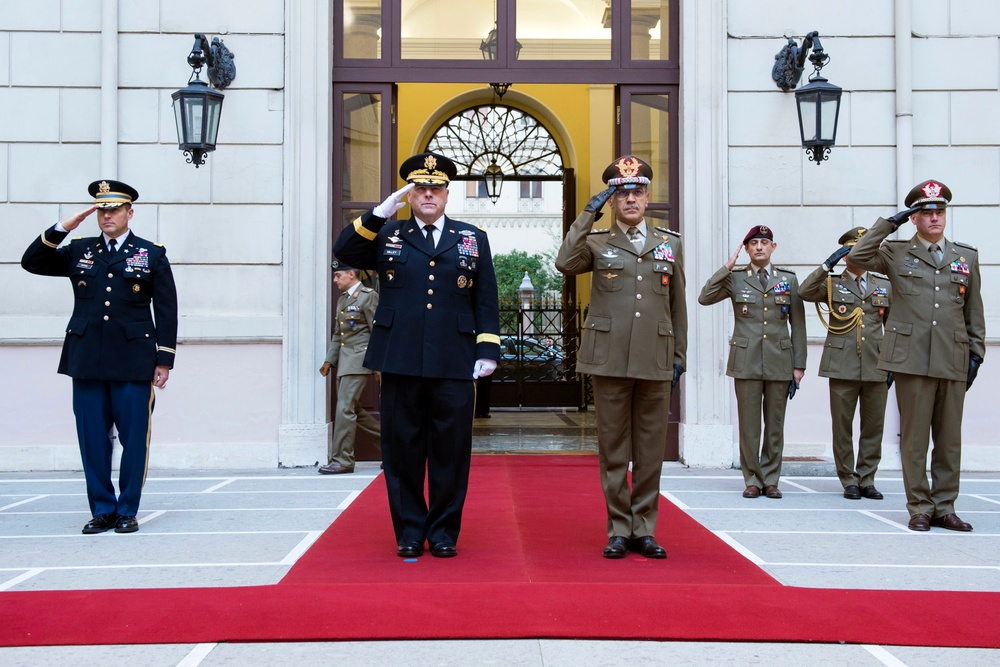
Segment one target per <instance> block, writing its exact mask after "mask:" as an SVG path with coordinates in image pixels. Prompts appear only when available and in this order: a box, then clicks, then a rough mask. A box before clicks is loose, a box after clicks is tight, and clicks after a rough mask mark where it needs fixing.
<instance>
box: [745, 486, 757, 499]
mask: <svg viewBox="0 0 1000 667" xmlns="http://www.w3.org/2000/svg"><path fill="white" fill-rule="evenodd" d="M743 497H744V498H759V497H760V487H759V486H754V485H753V484H751V485H750V486H748V487H747V488H746V491H744V492H743Z"/></svg>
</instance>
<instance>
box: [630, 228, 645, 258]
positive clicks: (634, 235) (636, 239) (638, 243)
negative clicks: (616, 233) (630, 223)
mask: <svg viewBox="0 0 1000 667" xmlns="http://www.w3.org/2000/svg"><path fill="white" fill-rule="evenodd" d="M628 240H629V241H631V242H632V245H634V246H635V251H636V252H642V237H641V236H640V235H639V230H638V229H636V228H635V227H629V228H628Z"/></svg>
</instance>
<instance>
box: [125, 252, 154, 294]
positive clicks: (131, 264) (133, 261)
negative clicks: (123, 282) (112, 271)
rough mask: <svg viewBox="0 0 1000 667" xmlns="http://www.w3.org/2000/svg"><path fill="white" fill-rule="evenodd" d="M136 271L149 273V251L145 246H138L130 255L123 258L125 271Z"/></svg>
mask: <svg viewBox="0 0 1000 667" xmlns="http://www.w3.org/2000/svg"><path fill="white" fill-rule="evenodd" d="M136 271H142V272H143V273H149V251H148V250H146V249H145V248H139V249H138V250H136V251H135V254H133V255H132V256H131V257H126V258H125V273H133V272H136ZM136 291H138V290H136Z"/></svg>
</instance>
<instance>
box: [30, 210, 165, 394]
mask: <svg viewBox="0 0 1000 667" xmlns="http://www.w3.org/2000/svg"><path fill="white" fill-rule="evenodd" d="M66 236H67V232H58V231H56V230H55V229H54V228H49V229H47V230H45V231H44V232H42V234H41V235H40V236H39V237H38V238H37V239H35V241H34V242H33V243H32V244H31V245H30V246H29V247H28V249H27V250H26V251H25V252H24V256H23V257H22V258H21V266H22V267H23V268H24V269H25V270H26V271H28V272H30V273H34V274H37V275H41V276H66V277H68V278H69V279H70V283H71V284H72V286H73V294H74V296H75V299H74V306H73V315H72V316H71V317H70V320H69V324H68V325H67V327H66V339H65V341H64V343H63V350H62V358H61V359H60V360H59V372H60V373H62V374H64V375H69V376H70V377H72V378H76V379H85V380H115V381H122V382H152V379H153V372H154V369H155V368H156V366H166V367H167V368H173V365H174V354H175V349H176V347H177V290H176V288H175V286H174V277H173V274H172V273H171V271H170V262H169V261H168V260H167V253H166V250H165V249H164V248H163V247H162V246H158V245H156V244H154V243H152V242H151V241H147V240H145V239H141V238H139V237H138V236H136V235H135V234H133V233H131V232H130V233H129V234H128V237H127V239H126V240H124V241H123V243H122V247H121V248H120V249H119V250H118V251H117V252H116V253H115V255H114V258H113V259H111V260H109V259H108V250H107V248H106V247H105V245H104V240H103V238H102V237H100V236H96V237H91V238H85V239H73V240H72V241H71V242H70V243H69V244H68V245H66V246H63V247H61V248H60V247H58V246H59V243H60V242H61V241H62V240H63V239H65V238H66ZM151 302H152V308H150V305H151ZM154 316H155V321H154Z"/></svg>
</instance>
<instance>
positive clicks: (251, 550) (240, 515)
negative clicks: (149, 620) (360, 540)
mask: <svg viewBox="0 0 1000 667" xmlns="http://www.w3.org/2000/svg"><path fill="white" fill-rule="evenodd" d="M522 436H523V437H526V438H528V439H527V440H524V441H523V442H522V444H521V445H518V446H517V447H516V449H518V450H520V451H523V450H525V449H530V447H529V446H527V445H530V444H531V443H532V442H533V441H534V439H535V438H536V437H537V438H538V439H539V440H540V441H545V443H547V446H546V447H539V449H542V450H546V451H552V450H559V449H564V450H565V449H574V448H577V447H578V445H579V443H580V441H581V439H582V440H591V436H589V435H587V434H583V435H581V434H579V433H572V432H570V433H565V434H551V433H550V434H549V435H548V436H545V435H543V434H537V433H535V434H522ZM492 437H496V438H497V439H498V440H500V439H502V440H503V441H505V442H507V443H508V444H509V442H510V440H509V439H508V437H506V436H502V435H496V436H494V434H483V435H481V436H478V437H477V444H476V448H477V450H481V451H492V450H495V449H497V448H498V445H497V444H496V443H491V442H490V440H491V438H492ZM562 438H566V439H565V440H562ZM568 455H569V454H568ZM795 469H796V466H795V465H792V464H789V466H788V467H787V470H788V471H789V472H795V471H796V470H795ZM378 473H379V470H378V465H377V464H376V463H360V464H359V465H358V469H357V472H355V473H354V474H353V475H342V476H321V475H318V474H316V472H315V470H314V469H291V470H284V469H283V470H227V471H219V470H212V471H190V470H185V471H165V470H152V471H150V475H149V479H148V481H147V484H146V490H145V492H144V494H143V504H142V511H141V512H140V514H139V519H140V531H139V532H138V533H135V534H132V535H116V534H114V533H105V534H102V535H97V536H85V535H82V534H80V528H81V527H82V526H83V524H84V523H85V522H86V521H87V519H88V518H89V515H88V513H87V511H86V496H85V494H84V483H83V477H82V474H81V473H79V472H70V473H62V472H60V473H53V472H40V473H0V590H9V591H24V590H42V589H49V590H52V589H57V590H69V589H79V588H139V587H170V586H242V585H262V584H271V583H275V582H277V581H279V580H280V579H281V578H282V576H284V574H285V573H286V572H287V571H288V570H289V568H290V567H291V566H292V565H293V564H294V563H295V561H296V559H297V558H298V557H299V556H300V555H301V554H302V553H304V552H305V550H306V549H308V548H309V546H310V545H311V544H312V543H313V542H314V541H315V540H316V539H317V538H318V537H319V535H320V534H321V533H322V532H323V531H324V530H325V529H326V528H327V527H328V526H329V524H330V523H331V521H333V520H335V519H336V517H337V516H338V515H339V514H340V512H342V511H343V510H344V509H345V508H346V507H347V506H348V505H349V504H350V503H351V501H352V500H353V499H354V498H355V497H357V494H358V493H360V491H361V490H362V489H364V487H365V486H366V485H367V484H368V483H370V482H371V481H372V480H373V479H374V478H375V477H376V476H377V474H378ZM595 483H596V478H595ZM877 483H878V486H879V488H880V489H881V490H882V491H883V493H885V494H886V499H885V500H883V501H870V500H859V501H851V500H846V499H844V498H843V497H842V495H841V490H840V485H839V483H838V482H837V480H836V478H835V477H829V476H822V475H819V476H816V475H806V476H786V477H784V478H783V479H782V484H781V486H782V489H783V491H784V494H785V497H784V498H783V499H782V500H770V499H766V498H763V497H762V498H758V499H756V500H746V499H743V498H742V497H741V495H740V493H741V491H742V489H743V484H742V478H741V476H740V474H739V471H735V470H692V469H688V468H685V467H683V466H680V465H678V464H665V465H664V470H663V492H664V494H665V496H666V498H667V499H668V500H670V501H671V502H673V503H675V504H677V505H678V506H679V507H681V508H682V509H683V510H684V511H686V512H688V513H689V514H690V515H691V516H692V517H694V518H695V519H697V520H698V521H699V522H700V523H702V524H703V525H705V526H706V527H708V528H709V529H710V530H712V531H714V532H715V533H716V534H717V535H719V536H720V537H721V538H722V539H723V540H725V541H726V542H728V543H729V544H730V545H731V546H732V547H733V548H734V549H737V550H739V551H740V552H741V553H743V554H744V555H746V557H748V558H750V559H751V560H752V561H754V562H755V563H757V564H758V565H759V566H760V567H762V568H763V569H765V570H766V571H767V572H768V573H770V574H771V575H772V576H774V577H775V578H777V579H778V580H779V581H781V582H782V583H784V584H787V585H793V586H809V587H835V588H873V589H889V588H893V589H934V590H970V591H971V590H977V591H1000V474H988V473H968V474H963V476H962V495H961V497H960V499H959V508H958V509H959V513H960V515H961V516H962V517H963V518H964V519H966V520H967V521H970V522H971V523H972V524H973V525H974V526H975V529H976V530H975V532H973V533H971V534H958V533H951V532H948V531H944V530H940V529H932V530H931V532H930V533H923V534H918V533H913V532H911V531H909V530H907V529H906V520H907V516H906V511H905V508H904V500H903V494H902V481H901V479H900V476H899V473H898V471H884V472H881V473H880V474H879V477H878V479H877ZM471 492H472V493H475V489H472V490H471ZM384 528H385V530H386V531H388V530H389V526H388V518H387V519H386V526H385V527H384ZM663 528H665V529H666V530H667V531H669V529H670V528H669V526H665V527H663ZM391 546H392V545H391V538H390V539H388V540H387V547H391ZM602 547H603V544H597V543H595V544H594V550H595V552H597V551H599V550H600V549H601V548H602ZM459 558H461V555H460V556H459ZM661 565H662V566H663V567H670V561H669V560H667V561H665V562H663V563H662V564H661ZM863 611H864V610H863V609H862V608H860V606H859V610H858V622H859V623H863V622H864V613H863ZM946 613H961V610H960V609H956V610H947V612H946ZM927 622H933V621H932V620H928V621H927ZM0 632H2V629H0ZM626 660H627V661H628V662H637V663H647V664H649V663H652V664H668V663H679V664H718V663H732V664H758V663H759V664H769V665H801V664H806V663H809V664H812V665H831V664H852V665H893V666H898V665H910V666H917V665H934V664H959V663H961V664H963V667H973V666H975V665H995V664H1000V651H990V650H979V649H933V648H915V647H896V646H859V645H813V644H741V643H688V642H634V641H628V642H615V641H601V642H598V641H557V640H511V641H455V642H449V641H426V642H349V643H347V642H342V643H323V642H317V643H272V644H198V645H191V644H187V645H158V646H128V645H121V646H73V647H25V648H8V649H0V663H2V664H5V665H51V664H55V663H58V664H60V667H70V666H72V665H93V664H97V663H106V662H109V661H114V662H118V663H122V664H132V665H184V666H188V667H193V666H195V665H204V666H208V665H230V664H232V665H237V664H238V665H257V664H262V665H268V664H285V663H293V664H295V663H298V664H303V665H309V664H320V663H331V662H335V663H336V664H338V665H342V666H349V665H376V664H377V665H381V664H387V665H393V664H431V665H526V666H538V667H541V666H543V665H544V666H545V667H553V666H559V665H567V666H569V665H573V666H576V665H617V664H620V663H621V662H622V661H626Z"/></svg>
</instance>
